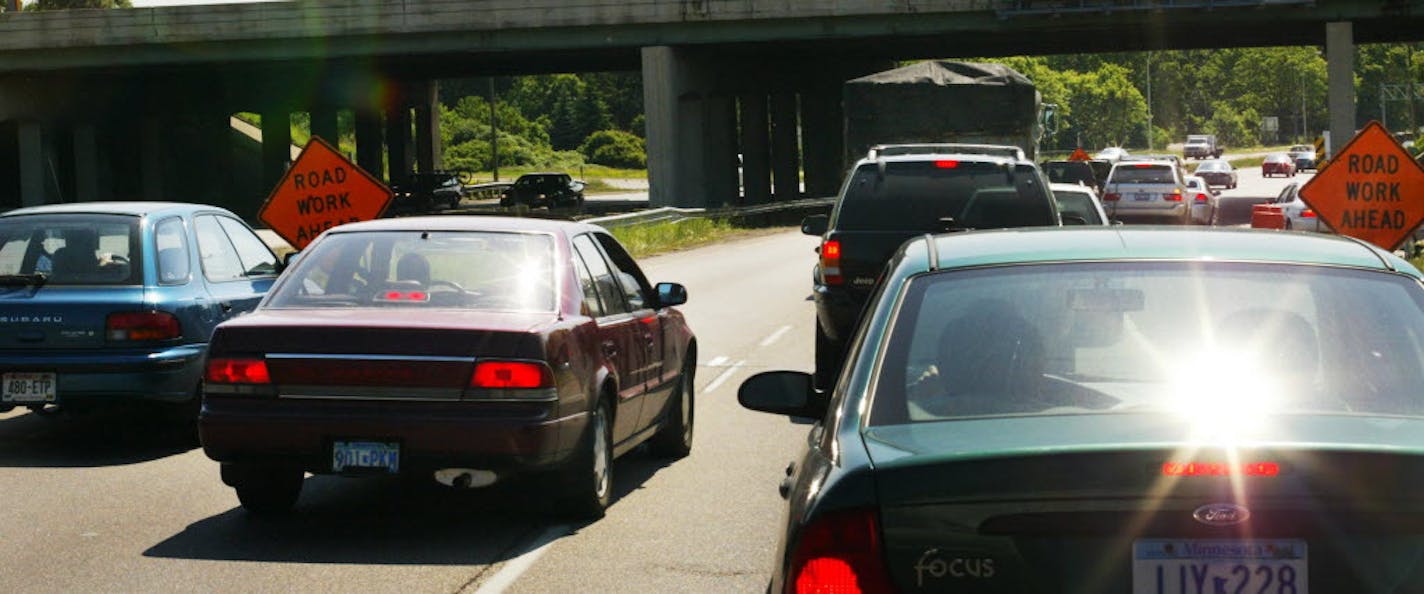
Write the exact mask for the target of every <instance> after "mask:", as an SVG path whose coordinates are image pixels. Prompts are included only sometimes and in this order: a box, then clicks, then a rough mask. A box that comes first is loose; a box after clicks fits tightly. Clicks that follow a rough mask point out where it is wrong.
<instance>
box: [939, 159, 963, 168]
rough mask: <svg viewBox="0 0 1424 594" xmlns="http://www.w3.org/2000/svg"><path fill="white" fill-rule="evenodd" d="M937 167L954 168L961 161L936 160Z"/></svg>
mask: <svg viewBox="0 0 1424 594" xmlns="http://www.w3.org/2000/svg"><path fill="white" fill-rule="evenodd" d="M935 167H937V168H939V169H954V168H955V167H959V161H935Z"/></svg>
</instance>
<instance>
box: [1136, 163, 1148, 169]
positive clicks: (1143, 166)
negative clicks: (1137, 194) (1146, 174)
mask: <svg viewBox="0 0 1424 594" xmlns="http://www.w3.org/2000/svg"><path fill="white" fill-rule="evenodd" d="M1151 166H1152V164H1151V163H1138V164H1136V165H1133V167H1136V168H1138V169H1147V168H1148V167H1151Z"/></svg>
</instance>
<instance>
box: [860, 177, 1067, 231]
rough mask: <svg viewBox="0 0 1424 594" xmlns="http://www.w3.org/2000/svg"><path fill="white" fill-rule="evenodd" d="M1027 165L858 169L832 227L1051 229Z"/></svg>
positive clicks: (1051, 212) (1049, 207)
mask: <svg viewBox="0 0 1424 594" xmlns="http://www.w3.org/2000/svg"><path fill="white" fill-rule="evenodd" d="M1041 180H1042V178H1040V177H1039V175H1038V170H1037V169H1036V168H1035V167H1033V166H1032V165H1023V164H1020V165H1002V164H996V163H989V162H974V161H913V162H892V163H885V170H884V173H883V174H882V173H881V172H880V171H879V169H878V168H877V166H876V165H875V164H866V165H862V166H861V167H860V168H858V169H856V171H855V173H854V174H853V175H852V176H851V179H850V182H849V185H848V187H847V188H846V193H845V198H844V199H843V200H842V201H841V203H840V205H839V207H838V209H837V212H836V215H835V217H834V219H835V220H834V221H833V222H832V226H833V228H835V229H839V230H845V231H921V232H926V233H930V232H937V231H943V230H945V229H946V228H949V227H951V226H953V227H958V228H969V229H992V228H999V227H1024V226H1034V225H1055V224H1057V213H1056V212H1055V209H1054V206H1053V202H1052V199H1051V198H1050V197H1049V195H1048V191H1047V188H1044V187H1043V183H1042V181H1041Z"/></svg>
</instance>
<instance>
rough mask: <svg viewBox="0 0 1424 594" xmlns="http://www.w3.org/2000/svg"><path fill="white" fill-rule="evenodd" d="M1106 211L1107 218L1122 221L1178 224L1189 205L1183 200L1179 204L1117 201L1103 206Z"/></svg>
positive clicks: (1184, 215)
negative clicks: (1151, 221) (1152, 221)
mask: <svg viewBox="0 0 1424 594" xmlns="http://www.w3.org/2000/svg"><path fill="white" fill-rule="evenodd" d="M1103 206H1104V207H1105V209H1106V210H1107V211H1108V216H1110V217H1112V218H1114V219H1120V220H1123V221H1140V220H1154V221H1171V222H1180V221H1182V220H1184V219H1185V218H1186V217H1187V213H1188V211H1189V210H1191V203H1190V202H1187V201H1185V200H1183V201H1181V202H1162V201H1152V202H1135V201H1132V200H1119V201H1116V202H1109V203H1107V204H1104V205H1103Z"/></svg>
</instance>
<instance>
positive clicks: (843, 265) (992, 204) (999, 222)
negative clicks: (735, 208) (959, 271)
mask: <svg viewBox="0 0 1424 594" xmlns="http://www.w3.org/2000/svg"><path fill="white" fill-rule="evenodd" d="M945 150H946V152H944V153H938V154H893V152H891V151H885V152H881V153H880V154H878V155H874V156H873V157H872V158H866V159H861V160H860V161H859V162H858V163H856V164H855V167H854V168H853V169H852V170H851V172H850V180H849V182H848V183H846V184H845V186H844V187H843V188H842V189H841V194H840V196H838V197H837V198H836V204H835V209H834V210H832V211H831V215H830V216H829V217H827V216H826V215H814V216H810V217H806V219H805V220H804V221H802V223H801V232H802V233H806V234H807V235H819V236H821V246H820V248H819V253H820V256H821V258H820V263H819V264H818V265H817V266H816V269H815V273H814V277H815V299H816V374H815V378H816V387H817V388H819V389H827V388H830V387H831V386H832V385H833V384H834V382H835V376H836V374H838V373H839V371H840V367H841V363H842V361H843V359H844V355H845V353H844V349H845V345H846V344H847V343H848V342H849V340H850V338H851V335H852V333H854V331H855V329H856V325H857V322H858V320H859V318H860V312H861V309H862V308H863V306H864V305H865V303H866V302H867V301H868V300H869V299H870V294H871V292H872V291H873V290H874V289H875V286H876V284H877V282H878V280H879V275H880V272H881V269H882V268H884V266H885V263H886V262H888V261H889V260H890V257H891V256H892V255H894V253H895V250H896V249H898V248H899V247H900V245H901V244H903V243H905V241H906V240H909V239H912V238H915V237H919V236H923V235H924V234H926V233H943V232H948V231H969V230H973V229H998V228H1004V227H1030V226H1048V225H1060V224H1062V223H1061V221H1060V219H1059V214H1058V207H1057V204H1056V203H1055V202H1054V200H1053V194H1052V193H1051V192H1049V189H1048V182H1047V180H1046V179H1045V178H1044V177H1043V174H1042V173H1041V171H1040V170H1039V168H1038V166H1036V165H1035V164H1034V163H1033V162H1032V161H1028V160H1025V159H1023V158H1016V157H1012V156H1004V155H1002V154H999V155H992V154H983V153H980V152H975V153H964V152H950V151H953V150H956V149H955V148H954V147H953V145H946V149H945ZM886 153H891V154H886Z"/></svg>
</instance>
